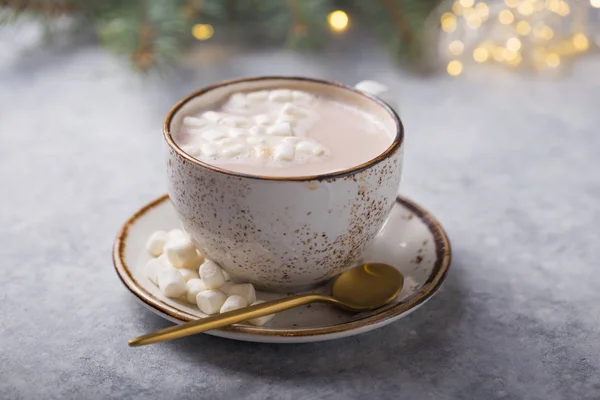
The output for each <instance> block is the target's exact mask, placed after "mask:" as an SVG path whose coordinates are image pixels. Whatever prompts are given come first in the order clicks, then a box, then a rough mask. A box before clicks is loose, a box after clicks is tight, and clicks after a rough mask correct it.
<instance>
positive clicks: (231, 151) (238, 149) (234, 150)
mask: <svg viewBox="0 0 600 400" xmlns="http://www.w3.org/2000/svg"><path fill="white" fill-rule="evenodd" d="M245 150H246V146H244V145H243V144H241V143H237V144H232V145H230V146H226V147H223V148H222V149H221V155H222V156H223V157H227V158H229V157H235V156H239V155H240V154H241V153H243V152H244V151H245Z"/></svg>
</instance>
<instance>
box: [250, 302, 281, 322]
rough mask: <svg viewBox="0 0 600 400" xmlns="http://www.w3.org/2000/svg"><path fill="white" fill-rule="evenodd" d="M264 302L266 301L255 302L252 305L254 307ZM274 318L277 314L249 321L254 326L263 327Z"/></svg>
mask: <svg viewBox="0 0 600 400" xmlns="http://www.w3.org/2000/svg"><path fill="white" fill-rule="evenodd" d="M264 302H265V301H264V300H256V301H255V302H253V303H252V304H250V305H251V306H253V305H256V304H261V303H264ZM274 316H275V314H269V315H263V316H262V317H256V318H252V319H249V320H248V322H249V323H251V324H252V325H256V326H263V325H264V324H266V323H267V322H269V321H270V320H271V319H272V318H273V317H274Z"/></svg>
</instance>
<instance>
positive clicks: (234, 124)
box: [219, 115, 250, 128]
mask: <svg viewBox="0 0 600 400" xmlns="http://www.w3.org/2000/svg"><path fill="white" fill-rule="evenodd" d="M219 124H221V125H225V126H229V127H231V128H245V127H248V126H250V120H249V119H248V118H246V117H240V116H237V115H229V116H226V117H223V118H222V119H221V120H220V121H219Z"/></svg>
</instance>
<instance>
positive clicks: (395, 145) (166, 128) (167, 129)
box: [163, 76, 404, 182]
mask: <svg viewBox="0 0 600 400" xmlns="http://www.w3.org/2000/svg"><path fill="white" fill-rule="evenodd" d="M268 80H284V81H285V80H287V81H303V82H312V83H317V84H322V85H328V86H335V87H338V88H341V89H345V90H348V91H351V92H354V93H356V94H357V95H360V96H362V97H364V98H366V99H369V100H370V101H373V102H375V103H377V104H378V105H379V106H380V107H382V108H383V109H384V110H385V111H386V112H387V113H388V114H389V115H390V116H391V117H392V119H393V121H394V124H395V125H396V137H395V138H394V141H393V142H392V144H390V146H389V147H388V148H387V149H386V150H385V151H384V152H383V153H381V154H380V155H378V156H377V157H375V158H373V159H371V160H369V161H367V162H364V163H362V164H359V165H355V166H353V167H350V168H347V169H344V170H340V171H335V172H330V173H327V174H318V175H306V176H292V177H279V176H267V175H254V174H244V173H240V172H235V171H230V170H227V169H224V168H220V167H217V166H215V165H211V164H208V163H205V162H203V161H200V160H198V159H196V158H194V157H192V156H190V155H189V154H187V153H186V152H184V151H183V150H182V149H181V148H180V147H179V146H178V145H177V144H176V143H175V141H174V140H173V136H172V135H171V121H172V120H173V117H174V116H175V114H176V113H177V112H178V111H179V110H180V109H181V107H183V106H184V105H185V104H186V103H187V102H189V101H190V100H192V99H193V98H195V97H198V96H201V95H203V94H206V93H207V92H210V91H211V90H215V89H218V88H220V87H223V86H229V85H234V84H238V83H242V82H256V81H268ZM163 137H164V139H165V141H166V142H167V144H168V145H169V147H171V148H172V149H173V150H175V152H176V153H177V154H178V155H179V156H181V157H183V158H184V159H185V160H186V161H188V162H191V163H193V164H196V165H198V166H200V167H203V168H207V169H210V170H211V171H215V172H220V173H222V174H226V175H230V176H236V177H240V178H251V179H262V180H269V181H286V182H287V181H312V180H318V181H322V180H326V179H332V178H338V177H343V176H348V175H353V174H356V173H358V172H361V171H363V170H365V169H367V168H370V167H371V166H373V165H375V164H378V163H379V162H381V161H383V160H385V159H386V158H389V157H390V156H392V155H394V154H395V153H396V151H397V150H398V149H399V148H400V147H401V146H402V142H403V141H404V126H403V125H402V121H401V120H400V117H399V116H398V114H396V112H395V111H394V110H393V109H392V108H391V107H390V106H389V105H388V104H387V103H385V102H384V101H382V100H381V99H379V98H378V97H375V96H371V95H370V94H367V93H365V92H362V91H360V90H358V89H355V88H353V87H352V86H348V85H345V84H343V83H338V82H331V81H326V80H322V79H314V78H305V77H298V76H259V77H252V78H240V79H232V80H228V81H223V82H219V83H216V84H214V85H211V86H207V87H205V88H203V89H200V90H198V91H195V92H193V93H191V94H189V95H187V96H186V97H184V98H183V99H182V100H180V101H179V102H178V103H177V104H175V105H174V106H173V108H171V110H169V112H168V113H167V117H166V119H165V123H164V125H163Z"/></svg>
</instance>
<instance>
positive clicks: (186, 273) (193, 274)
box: [178, 268, 200, 282]
mask: <svg viewBox="0 0 600 400" xmlns="http://www.w3.org/2000/svg"><path fill="white" fill-rule="evenodd" d="M178 271H179V273H180V274H181V276H183V280H184V281H186V282H187V281H189V280H190V279H200V275H199V274H198V272H197V271H196V270H195V269H188V268H179V269H178Z"/></svg>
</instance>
